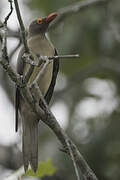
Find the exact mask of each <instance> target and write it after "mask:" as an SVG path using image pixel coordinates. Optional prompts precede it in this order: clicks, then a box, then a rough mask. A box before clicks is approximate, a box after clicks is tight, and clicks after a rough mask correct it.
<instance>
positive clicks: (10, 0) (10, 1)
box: [4, 0, 13, 24]
mask: <svg viewBox="0 0 120 180" xmlns="http://www.w3.org/2000/svg"><path fill="white" fill-rule="evenodd" d="M8 2H9V3H10V12H9V13H8V15H7V16H6V18H5V21H4V24H7V21H8V19H9V17H10V16H11V14H12V12H13V6H12V0H8Z"/></svg>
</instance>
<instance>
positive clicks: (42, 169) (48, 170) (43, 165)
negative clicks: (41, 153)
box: [24, 159, 57, 178]
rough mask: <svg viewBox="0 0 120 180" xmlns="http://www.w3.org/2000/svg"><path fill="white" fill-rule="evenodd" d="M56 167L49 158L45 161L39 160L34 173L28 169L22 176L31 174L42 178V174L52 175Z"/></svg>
mask: <svg viewBox="0 0 120 180" xmlns="http://www.w3.org/2000/svg"><path fill="white" fill-rule="evenodd" d="M56 170H57V169H56V168H55V167H54V166H53V164H52V162H51V160H50V159H49V160H47V161H46V162H40V163H39V165H38V170H37V172H36V173H34V172H33V170H32V169H29V170H28V171H27V172H26V173H25V174H24V176H32V177H36V178H42V177H44V176H52V175H54V174H55V172H56Z"/></svg>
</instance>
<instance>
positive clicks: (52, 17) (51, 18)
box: [46, 12, 57, 23]
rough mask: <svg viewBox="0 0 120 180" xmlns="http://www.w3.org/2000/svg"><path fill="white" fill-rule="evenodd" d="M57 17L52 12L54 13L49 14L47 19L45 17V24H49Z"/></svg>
mask: <svg viewBox="0 0 120 180" xmlns="http://www.w3.org/2000/svg"><path fill="white" fill-rule="evenodd" d="M56 16H57V13H56V12H54V13H51V14H50V15H49V16H48V17H46V22H47V23H50V22H51V21H52V20H54V19H55V18H56Z"/></svg>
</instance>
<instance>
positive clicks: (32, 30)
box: [29, 12, 57, 36]
mask: <svg viewBox="0 0 120 180" xmlns="http://www.w3.org/2000/svg"><path fill="white" fill-rule="evenodd" d="M56 16H57V13H55V12H54V13H51V14H50V15H49V16H47V17H44V18H38V19H36V20H34V21H32V22H31V24H30V26H29V35H30V36H33V35H37V34H40V33H43V34H44V33H45V32H46V31H47V29H48V26H49V24H50V22H52V21H53V20H54V19H55V18H56Z"/></svg>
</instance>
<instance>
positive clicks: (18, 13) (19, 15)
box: [14, 0, 29, 53]
mask: <svg viewBox="0 0 120 180" xmlns="http://www.w3.org/2000/svg"><path fill="white" fill-rule="evenodd" d="M14 4H15V9H16V14H17V18H18V21H19V25H20V30H21V36H22V41H23V45H24V48H25V53H29V48H28V45H27V39H26V31H25V27H24V24H23V20H22V17H21V13H20V9H19V5H18V1H17V0H14Z"/></svg>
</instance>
